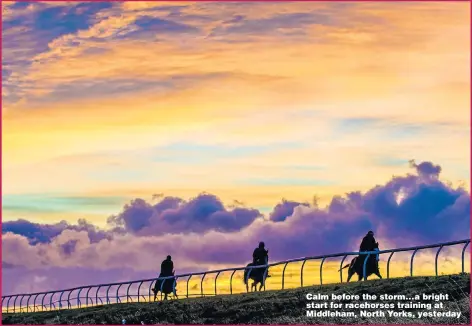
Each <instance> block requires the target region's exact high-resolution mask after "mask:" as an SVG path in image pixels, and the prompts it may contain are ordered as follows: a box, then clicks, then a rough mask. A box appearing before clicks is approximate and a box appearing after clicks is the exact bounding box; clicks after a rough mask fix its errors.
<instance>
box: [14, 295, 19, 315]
mask: <svg viewBox="0 0 472 326" xmlns="http://www.w3.org/2000/svg"><path fill="white" fill-rule="evenodd" d="M16 299H18V296H17V295H15V300H13V312H16Z"/></svg>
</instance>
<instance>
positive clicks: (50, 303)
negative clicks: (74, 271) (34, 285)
mask: <svg viewBox="0 0 472 326" xmlns="http://www.w3.org/2000/svg"><path fill="white" fill-rule="evenodd" d="M54 294H56V292H52V293H51V297H50V298H49V309H52V298H53V297H54ZM54 309H56V306H54Z"/></svg>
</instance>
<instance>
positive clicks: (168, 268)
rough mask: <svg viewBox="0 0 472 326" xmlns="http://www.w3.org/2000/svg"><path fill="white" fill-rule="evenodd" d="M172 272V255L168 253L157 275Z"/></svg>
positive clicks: (169, 274)
mask: <svg viewBox="0 0 472 326" xmlns="http://www.w3.org/2000/svg"><path fill="white" fill-rule="evenodd" d="M173 272H174V263H173V262H172V257H171V256H170V255H168V256H167V258H166V260H164V261H162V263H161V273H160V274H159V277H166V276H172V273H173Z"/></svg>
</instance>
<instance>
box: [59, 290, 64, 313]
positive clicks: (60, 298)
mask: <svg viewBox="0 0 472 326" xmlns="http://www.w3.org/2000/svg"><path fill="white" fill-rule="evenodd" d="M63 294H64V291H61V294H60V295H59V309H62V295H63Z"/></svg>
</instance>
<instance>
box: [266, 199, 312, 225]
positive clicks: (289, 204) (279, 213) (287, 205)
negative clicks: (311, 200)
mask: <svg viewBox="0 0 472 326" xmlns="http://www.w3.org/2000/svg"><path fill="white" fill-rule="evenodd" d="M300 205H303V206H309V205H308V204H307V203H299V202H296V201H290V200H286V199H282V202H281V203H279V204H277V205H276V206H275V207H274V210H273V211H272V213H270V215H269V219H270V220H271V221H274V222H282V221H285V219H286V218H287V217H289V216H291V215H292V214H293V210H294V209H295V207H298V206H300Z"/></svg>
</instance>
